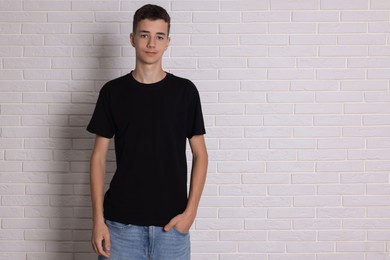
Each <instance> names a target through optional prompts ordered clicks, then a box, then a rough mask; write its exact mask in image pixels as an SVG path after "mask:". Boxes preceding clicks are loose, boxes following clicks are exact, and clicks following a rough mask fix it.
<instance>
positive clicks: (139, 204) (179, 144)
mask: <svg viewBox="0 0 390 260" xmlns="http://www.w3.org/2000/svg"><path fill="white" fill-rule="evenodd" d="M87 130H88V131H89V132H91V133H94V134H97V135H99V136H103V137H106V138H112V137H113V136H115V153H116V164H117V169H116V172H115V174H114V177H113V178H112V180H111V183H110V187H109V189H108V191H107V192H106V194H105V196H104V216H105V218H106V219H109V220H113V221H117V222H121V223H125V224H133V225H142V226H149V225H155V226H164V225H166V224H167V223H168V222H169V220H170V219H171V218H173V217H174V216H176V215H178V214H180V213H182V212H183V211H184V210H185V208H186V205H187V160H186V138H191V137H192V136H194V135H203V134H205V127H204V122H203V115H202V109H201V104H200V98H199V93H198V90H197V89H196V87H195V85H194V84H193V83H192V82H191V81H189V80H187V79H183V78H179V77H177V76H174V75H172V74H170V73H167V75H166V77H165V78H164V79H162V80H161V81H159V82H157V83H153V84H142V83H140V82H137V81H136V80H135V79H134V78H133V76H132V74H131V73H129V74H127V75H124V76H122V77H119V78H117V79H114V80H111V81H109V82H108V83H106V84H105V85H104V86H103V88H102V89H101V90H100V94H99V98H98V101H97V103H96V107H95V111H94V113H93V115H92V118H91V121H90V123H89V125H88V127H87Z"/></svg>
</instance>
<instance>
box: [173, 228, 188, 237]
mask: <svg viewBox="0 0 390 260" xmlns="http://www.w3.org/2000/svg"><path fill="white" fill-rule="evenodd" d="M172 229H173V230H174V231H175V232H176V233H178V234H180V235H182V236H187V235H189V234H190V231H187V232H183V231H180V230H178V229H177V228H176V227H173V228H172Z"/></svg>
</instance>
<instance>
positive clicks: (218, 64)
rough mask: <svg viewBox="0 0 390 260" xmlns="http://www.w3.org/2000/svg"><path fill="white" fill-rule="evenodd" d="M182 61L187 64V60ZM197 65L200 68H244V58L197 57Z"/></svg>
mask: <svg viewBox="0 0 390 260" xmlns="http://www.w3.org/2000/svg"><path fill="white" fill-rule="evenodd" d="M184 63H187V64H188V60H187V61H185V62H184ZM181 67H183V66H181ZM198 67H199V68H201V69H217V68H245V67H246V60H245V59H243V58H199V59H198Z"/></svg>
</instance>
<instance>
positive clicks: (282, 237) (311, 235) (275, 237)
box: [268, 231, 316, 241]
mask: <svg viewBox="0 0 390 260" xmlns="http://www.w3.org/2000/svg"><path fill="white" fill-rule="evenodd" d="M268 240H269V241H315V240H316V232H315V231H269V232H268Z"/></svg>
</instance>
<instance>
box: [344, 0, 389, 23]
mask: <svg viewBox="0 0 390 260" xmlns="http://www.w3.org/2000/svg"><path fill="white" fill-rule="evenodd" d="M372 5H373V2H372V1H371V9H372V7H373V6H372ZM388 20H389V16H388V13H387V12H385V11H372V10H371V11H342V12H341V21H354V22H362V21H367V22H371V21H388Z"/></svg>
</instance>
